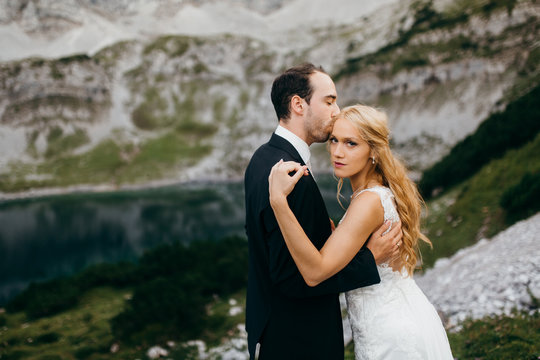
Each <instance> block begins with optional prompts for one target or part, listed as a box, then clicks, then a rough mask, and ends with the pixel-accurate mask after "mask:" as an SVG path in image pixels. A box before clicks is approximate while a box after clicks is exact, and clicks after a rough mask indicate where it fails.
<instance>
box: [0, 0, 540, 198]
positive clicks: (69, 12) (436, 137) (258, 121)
mask: <svg viewBox="0 0 540 360" xmlns="http://www.w3.org/2000/svg"><path fill="white" fill-rule="evenodd" d="M0 1H1V0H0ZM180 3H182V4H180ZM202 3H204V4H206V2H201V4H202ZM232 3H234V4H235V6H240V5H241V6H248V7H255V8H256V11H261V12H264V11H270V9H273V8H274V7H279V6H281V5H283V4H282V3H281V2H279V1H275V2H263V1H260V2H249V1H246V2H242V1H236V2H235V1H231V4H232ZM141 4H142V3H139V2H129V1H115V2H105V1H90V0H88V1H75V0H72V1H64V2H61V3H59V2H48V1H46V0H36V1H21V2H19V3H14V2H9V1H8V2H6V1H4V2H3V3H2V4H0V5H6V6H0V9H2V10H0V25H1V24H6V23H13V22H15V23H17V24H19V25H18V26H23V27H24V28H25V29H27V31H28V32H29V34H31V33H33V32H37V33H39V35H36V36H38V37H39V36H50V35H51V34H57V35H59V36H60V35H61V34H63V33H64V32H65V31H66V30H65V29H64V26H67V27H71V26H79V25H77V24H79V23H81V24H82V23H84V22H85V21H86V20H85V17H86V16H87V14H88V11H90V12H92V13H93V14H94V15H95V14H98V15H99V14H100V13H103V14H104V15H103V16H105V17H106V18H114V17H115V16H116V17H118V16H128V15H129V14H130V13H135V12H139V13H140V11H141V10H140V6H142V5H141ZM152 4H153V5H152V6H153V7H152V9H150V10H149V11H150V12H151V13H152V14H155V13H156V11H160V10H159V9H161V10H163V11H164V9H165V10H166V8H165V7H164V6H168V8H167V9H169V10H170V12H171V14H172V13H174V11H173V10H174V8H175V6H176V7H178V6H180V5H181V6H198V7H197V8H196V9H198V11H199V10H201V9H203V10H204V9H206V8H204V7H203V6H202V5H201V4H199V2H188V3H187V4H186V3H184V2H179V1H177V2H175V1H165V2H159V6H157V5H156V4H157V3H156V4H154V3H152ZM204 4H203V5H204ZM208 4H209V6H210V5H212V4H213V3H211V2H208ZM295 4H296V3H293V4H292V5H295ZM292 5H291V6H292ZM138 6H139V7H138ZM212 6H213V5H212ZM231 6H232V5H231ZM283 6H284V5H283ZM426 6H427V5H426ZM441 6H442V5H441V4H439V7H441ZM442 8H444V6H442ZM426 9H427V10H426ZM379 10H380V11H377V12H376V13H374V14H373V16H371V17H367V16H365V17H363V18H362V19H361V20H360V21H359V22H356V23H355V22H353V23H348V24H343V25H336V24H333V25H329V26H326V25H324V26H323V25H321V26H320V27H319V28H317V29H314V30H312V31H311V32H310V34H311V35H310V36H311V38H306V41H305V43H306V45H305V47H304V48H298V49H296V50H286V49H283V48H281V47H279V46H278V45H277V44H279V42H274V41H265V40H263V39H260V38H259V37H258V36H254V37H252V36H241V35H232V34H229V35H205V36H194V35H166V36H156V35H152V36H150V35H149V36H147V37H146V38H142V39H138V40H127V41H121V42H116V43H114V44H113V45H110V46H107V47H105V48H103V49H101V50H100V51H98V52H96V53H94V54H92V55H72V56H66V57H62V58H58V59H46V58H41V57H31V58H26V59H23V60H12V61H9V62H4V63H1V64H0V153H2V155H1V156H0V180H1V181H2V184H3V185H2V186H3V191H6V192H10V191H16V190H17V188H18V187H20V186H21V185H20V184H21V183H22V184H24V186H22V187H23V188H29V187H51V186H52V187H56V186H64V184H67V185H76V184H87V182H88V181H89V180H88V178H89V177H88V176H86V174H84V172H83V173H81V175H80V177H77V176H76V175H75V174H72V172H70V171H68V169H69V166H71V167H73V166H75V165H76V166H78V167H79V168H81V169H86V171H88V173H92V174H93V176H92V177H91V179H92V180H91V183H94V184H95V183H98V184H100V183H106V184H111V185H113V186H122V185H125V184H145V183H149V182H155V181H191V180H197V179H200V178H205V179H214V180H216V179H231V178H239V177H241V176H242V174H243V169H244V168H245V166H246V164H247V161H248V160H249V158H250V156H251V154H252V152H253V151H254V149H255V148H256V147H257V146H259V145H260V144H262V143H263V142H264V141H265V140H266V139H267V138H268V137H269V134H270V133H271V132H272V131H273V129H274V128H275V126H276V124H277V121H276V119H275V114H274V111H273V108H272V105H271V102H270V96H269V93H270V86H271V83H272V80H273V79H274V77H275V75H276V74H277V73H279V72H280V71H281V70H283V69H284V68H286V67H288V66H290V65H292V64H295V63H298V62H300V61H306V60H308V61H313V62H315V63H321V64H323V65H324V66H325V68H326V69H327V70H328V71H329V72H330V73H332V74H333V75H335V79H336V85H337V88H338V92H339V103H340V105H341V106H346V105H350V104H353V103H357V102H362V103H368V104H372V105H376V106H380V107H383V108H384V109H385V110H386V111H387V112H388V114H389V118H390V126H391V129H392V142H393V144H394V149H395V150H396V151H397V152H398V153H399V154H400V155H401V156H402V157H404V158H405V160H406V161H407V163H408V164H409V165H410V166H411V167H412V169H413V170H414V171H421V170H423V169H425V168H427V167H429V166H430V165H431V164H433V163H434V162H436V161H437V160H438V159H440V158H441V157H442V156H443V155H444V154H446V152H447V151H448V149H449V148H450V147H451V146H452V145H453V144H455V143H456V142H457V141H459V140H460V139H463V138H464V137H465V136H466V135H468V134H470V133H471V132H473V131H474V130H475V129H476V127H477V126H478V125H479V123H480V122H481V121H482V120H484V119H485V118H486V117H487V116H488V115H489V114H490V113H491V112H493V111H496V110H498V109H501V108H503V106H504V105H505V104H506V102H508V101H509V100H511V99H512V98H514V97H516V96H518V95H519V94H520V93H522V92H524V91H526V90H527V88H528V86H531V85H534V84H535V83H536V82H537V76H538V69H537V65H538V62H537V61H536V60H535V59H538V46H537V44H536V39H537V38H538V32H539V31H538V27H539V22H538V17H539V15H540V5H539V4H537V3H536V2H532V1H522V2H519V3H518V4H517V5H516V6H515V7H514V8H513V9H512V11H511V12H510V11H508V10H507V9H505V8H501V9H498V10H497V9H496V10H495V11H493V12H492V13H490V14H483V13H471V14H469V15H468V16H467V18H466V19H461V18H458V19H457V20H456V19H455V18H452V19H454V20H453V21H454V22H455V24H451V25H448V24H446V23H444V24H443V25H440V24H439V23H438V22H441V21H440V18H441V17H442V16H443V15H444V13H440V14H439V13H436V12H435V11H434V10H433V9H432V8H429V7H427V8H422V9H420V10H419V9H417V8H415V7H414V6H413V5H410V6H400V7H398V6H393V5H392V4H390V3H388V4H386V5H385V6H383V7H381V8H380V9H379ZM209 11H210V10H209ZM272 11H274V13H273V14H272V16H274V14H279V13H280V11H281V10H279V9H278V10H272ZM424 13H427V14H428V15H429V14H431V15H429V16H428V15H425V14H424ZM32 14H33V15H32ZM85 14H86V15H85ZM119 14H122V15H119ZM171 14H169V15H168V16H169V17H170V16H172V15H171ZM422 14H424V15H422ZM441 14H442V15H441ZM94 15H92V16H94ZM421 15H422V16H423V17H422V16H421ZM95 16H97V15H95ZM283 16H285V15H283ZM444 16H447V15H444ZM448 16H449V15H448ZM383 18H386V19H387V23H385V24H386V25H387V26H382V25H384V24H382V22H381V19H383ZM443 18H444V17H443ZM25 19H26V20H25ZM47 19H51V22H50V23H49V20H47ZM53 19H54V20H53ZM62 19H63V20H62ZM64 20H65V21H64ZM126 21H127V20H126ZM21 24H22V25H21ZM24 24H26V25H24ZM70 24H72V25H70ZM73 24H75V25H73ZM53 25H54V26H53ZM10 26H11V25H10ZM81 26H82V25H81ZM0 27H1V26H0ZM0 30H1V29H0ZM254 30H255V29H254ZM255 33H256V31H255V32H254V35H256V34H255ZM306 33H308V32H307V31H306V29H304V30H302V31H300V30H299V34H306ZM62 36H64V35H62ZM377 44H378V46H377ZM535 79H536V80H535ZM103 154H106V156H105V157H106V158H107V159H109V160H110V162H107V163H104V162H103V161H99V160H98V159H99V158H103ZM314 155H315V159H314V165H315V171H328V169H329V166H328V160H327V158H328V155H327V153H326V150H325V148H324V146H321V145H319V146H315V147H314ZM67 164H70V165H69V166H68V165H67ZM74 164H75V165H74ZM149 167H150V170H148V168H149ZM60 178H62V179H64V180H62V181H59V180H58V179H60ZM66 178H67V180H65V179H66ZM17 184H19V185H17Z"/></svg>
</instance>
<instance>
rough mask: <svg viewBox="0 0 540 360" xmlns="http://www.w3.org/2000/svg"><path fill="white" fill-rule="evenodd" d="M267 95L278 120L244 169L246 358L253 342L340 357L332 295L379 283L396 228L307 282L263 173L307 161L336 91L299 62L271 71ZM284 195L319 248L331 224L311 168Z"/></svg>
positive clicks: (280, 350)
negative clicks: (332, 272)
mask: <svg viewBox="0 0 540 360" xmlns="http://www.w3.org/2000/svg"><path fill="white" fill-rule="evenodd" d="M271 96H272V103H273V104H274V109H275V111H276V114H277V117H278V119H279V126H278V128H277V130H276V131H275V133H274V134H273V135H272V137H271V138H270V141H268V143H266V144H264V145H262V146H261V147H260V148H259V149H258V150H257V151H256V152H255V153H254V154H253V157H252V158H251V161H250V163H249V165H248V167H247V169H246V173H245V196H246V199H245V201H246V231H247V236H248V242H249V275H248V289H247V305H246V330H247V332H248V347H249V354H250V359H255V352H256V345H257V343H259V344H260V349H259V350H260V351H259V359H260V360H266V359H271V360H287V359H291V360H298V359H310V360H313V359H321V360H323V359H324V360H332V359H343V356H344V351H343V328H342V319H341V310H340V305H339V293H340V292H344V291H348V290H352V289H356V288H358V287H362V286H367V285H372V284H376V283H378V282H379V281H380V279H379V275H378V272H377V268H376V265H375V264H376V263H380V262H383V261H385V260H387V259H388V258H389V257H390V256H392V255H393V251H394V250H393V249H392V248H393V246H394V245H395V244H396V243H397V242H398V241H399V240H400V238H401V231H397V230H399V228H396V229H397V230H393V231H391V232H389V233H388V234H387V235H385V236H383V237H381V235H380V234H381V233H382V232H383V231H384V230H385V229H386V226H383V227H382V228H381V229H379V230H378V231H377V232H376V233H374V235H373V236H372V237H371V239H370V240H369V243H368V245H367V247H364V248H363V249H362V250H361V251H360V252H359V253H358V254H357V255H356V257H355V258H354V259H353V260H352V261H351V262H350V263H349V265H347V266H346V267H345V268H344V269H343V270H342V271H340V272H339V273H338V274H336V275H334V276H333V277H331V278H330V279H328V280H326V281H324V282H322V283H321V284H319V285H317V286H315V287H309V286H308V285H306V283H305V281H304V279H303V278H302V275H301V274H300V272H299V271H298V269H297V267H296V265H295V263H294V261H293V259H292V257H291V255H290V253H289V251H288V250H287V246H286V245H285V242H284V240H283V236H282V234H281V232H280V229H279V226H278V224H277V222H276V219H275V217H274V213H273V212H272V208H271V207H270V204H269V199H268V175H269V174H270V169H271V167H272V166H273V165H274V164H275V163H276V162H278V161H279V160H280V159H283V160H284V161H289V160H292V161H296V162H299V163H301V164H302V165H304V164H307V165H308V167H310V162H309V159H310V151H309V145H311V144H312V143H314V142H324V141H326V140H327V139H328V137H329V135H330V132H331V131H332V126H333V120H332V117H333V116H335V115H337V114H338V112H339V107H338V106H337V103H336V101H337V93H336V88H335V85H334V82H333V81H332V79H331V78H330V76H328V75H327V74H326V73H325V72H324V70H323V69H322V68H320V67H315V66H314V65H313V64H304V65H300V66H296V67H293V68H290V69H288V70H286V71H285V72H284V73H283V74H281V75H280V76H278V77H277V78H276V79H275V80H274V83H273V85H272V94H271ZM310 172H311V169H310ZM288 201H289V205H290V207H291V209H292V210H293V212H294V214H295V215H296V218H297V219H298V221H299V222H300V224H301V225H302V227H303V229H304V231H305V232H306V234H307V236H308V237H309V239H310V240H311V241H312V242H313V243H314V245H315V246H316V247H317V248H318V249H321V248H322V246H323V245H324V243H325V241H326V239H328V237H329V236H330V234H331V233H332V229H331V224H330V220H329V216H328V213H327V211H326V208H325V204H324V202H323V199H322V197H321V194H320V192H319V189H318V187H317V184H316V183H315V181H314V179H313V177H312V176H311V173H310V175H309V176H304V177H303V178H302V179H300V181H299V182H298V184H297V185H296V187H295V189H294V190H293V191H292V193H291V194H290V195H289V196H288ZM396 233H397V234H396Z"/></svg>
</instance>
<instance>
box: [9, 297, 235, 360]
mask: <svg viewBox="0 0 540 360" xmlns="http://www.w3.org/2000/svg"><path fill="white" fill-rule="evenodd" d="M130 296H131V290H130V289H115V288H111V287H98V288H94V289H92V290H90V291H88V292H87V293H86V294H84V295H83V296H82V299H81V301H80V303H79V305H78V306H77V307H75V308H73V309H71V310H67V311H64V312H61V313H59V314H57V315H55V316H51V317H46V318H41V319H38V320H34V321H32V320H28V319H27V318H26V316H25V315H24V313H22V312H18V313H13V314H10V313H8V314H0V359H1V360H4V359H10V360H14V359H25V360H38V359H39V360H42V359H61V360H72V359H73V360H74V359H96V360H98V359H137V358H139V359H146V355H145V352H146V351H147V350H148V349H147V348H138V347H137V346H127V345H124V344H122V343H121V342H118V341H116V340H115V339H114V337H113V334H112V332H111V328H110V324H109V320H110V319H112V318H113V317H114V316H116V315H118V314H119V313H120V312H121V311H122V310H123V309H124V306H125V305H124V304H125V301H126V299H127V298H129V297H130ZM229 299H234V300H236V301H237V306H241V307H242V309H245V290H242V291H240V292H237V293H235V294H233V295H232V296H231V297H230V298H227V299H220V298H216V299H215V300H214V301H213V302H212V303H211V304H208V305H207V310H208V311H209V312H210V313H211V314H212V319H213V322H212V325H213V326H212V327H211V328H208V329H207V330H206V331H205V332H204V334H203V336H202V337H201V338H200V339H201V340H203V341H204V342H205V343H206V344H207V347H216V346H219V345H220V344H221V343H222V341H223V340H224V339H228V338H231V337H234V336H235V335H236V333H237V330H236V326H237V324H239V323H242V322H243V321H244V312H241V313H240V314H238V315H235V316H229V309H230V308H231V306H230V305H229ZM2 322H3V324H2ZM2 327H3V328H4V329H2ZM171 340H175V339H171ZM115 343H116V344H119V350H118V352H116V353H111V351H110V349H111V346H112V345H113V344H115ZM165 347H166V346H165ZM190 352H192V351H190V349H188V348H186V347H185V346H184V345H183V344H181V343H177V345H176V346H175V348H173V349H171V353H170V355H171V358H172V359H187V358H191V359H197V357H195V356H193V355H192V356H191V357H190V356H186V355H188V354H189V353H190Z"/></svg>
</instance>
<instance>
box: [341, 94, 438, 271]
mask: <svg viewBox="0 0 540 360" xmlns="http://www.w3.org/2000/svg"><path fill="white" fill-rule="evenodd" d="M336 118H337V119H345V120H348V121H350V122H351V123H352V124H353V125H354V126H355V127H356V128H357V129H358V133H359V134H360V136H361V138H362V139H363V140H364V141H366V142H367V143H368V145H369V147H370V148H371V153H372V155H373V156H374V157H375V161H376V163H375V176H376V180H377V181H379V182H380V183H381V184H383V185H384V186H386V187H388V188H390V190H392V193H393V194H394V198H395V202H396V208H397V212H398V214H399V217H400V219H401V229H402V231H403V239H402V241H403V243H402V245H401V246H400V253H399V257H400V260H401V262H402V263H403V264H404V266H405V269H406V270H407V272H408V273H409V275H412V274H413V272H414V270H415V269H416V268H417V263H418V260H419V259H420V260H421V254H420V249H419V247H418V240H419V239H420V240H422V241H424V242H426V243H427V244H429V245H430V247H432V244H431V241H430V240H429V239H428V238H427V237H426V236H425V235H424V234H422V233H421V231H420V216H421V213H422V208H423V207H425V203H424V200H423V199H422V196H421V195H420V193H419V192H418V189H417V187H416V184H415V183H414V182H413V181H412V180H411V179H410V178H409V177H408V176H407V169H406V168H405V165H404V164H403V162H402V161H401V160H399V159H398V158H397V157H396V156H395V155H394V154H392V151H391V150H390V143H389V129H388V117H387V115H386V114H385V113H384V112H383V111H381V110H378V109H375V108H373V107H370V106H366V105H361V104H357V105H353V106H349V107H346V108H344V109H342V110H341V112H340V113H339V114H338V115H337V116H336ZM342 186H343V179H339V182H338V201H339V197H340V192H341V188H342ZM340 203H341V202H340Z"/></svg>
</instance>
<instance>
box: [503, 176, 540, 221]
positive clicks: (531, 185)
mask: <svg viewBox="0 0 540 360" xmlns="http://www.w3.org/2000/svg"><path fill="white" fill-rule="evenodd" d="M539 200H540V173H539V172H537V173H534V174H531V173H527V174H525V175H524V176H523V177H522V178H521V181H520V182H519V183H518V184H517V185H515V186H513V187H511V188H509V189H508V190H506V191H505V192H504V193H503V195H502V197H501V201H500V204H501V206H502V207H503V208H504V210H505V211H506V221H507V222H508V223H510V224H512V223H514V222H516V221H518V220H521V219H525V218H527V217H529V216H531V215H533V214H535V213H536V212H538V211H540V201H539Z"/></svg>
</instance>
